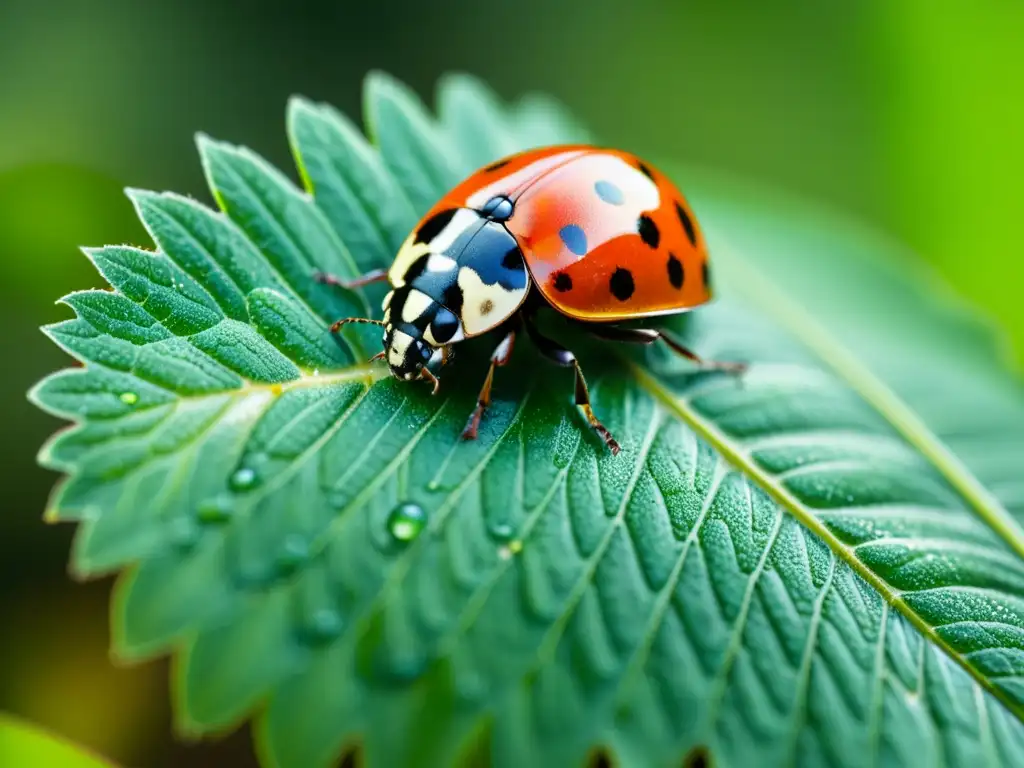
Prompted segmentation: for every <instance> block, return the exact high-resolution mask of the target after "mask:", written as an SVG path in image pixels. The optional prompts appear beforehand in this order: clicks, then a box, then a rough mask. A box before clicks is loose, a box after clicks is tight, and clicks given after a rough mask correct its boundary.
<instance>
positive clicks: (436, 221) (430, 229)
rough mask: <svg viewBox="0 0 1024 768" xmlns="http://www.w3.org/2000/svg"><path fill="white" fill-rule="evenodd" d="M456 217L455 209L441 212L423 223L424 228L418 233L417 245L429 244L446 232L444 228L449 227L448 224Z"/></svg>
mask: <svg viewBox="0 0 1024 768" xmlns="http://www.w3.org/2000/svg"><path fill="white" fill-rule="evenodd" d="M453 216H455V209H454V208H449V209H448V210H447V211H439V212H438V213H435V214H434V215H433V216H431V217H430V218H429V219H427V220H426V221H425V222H423V226H421V227H420V228H419V231H417V232H416V241H415V242H417V243H429V242H430V241H431V240H433V239H434V238H435V237H437V236H438V235H440V234H441V232H443V231H444V228H445V227H447V226H448V223H449V222H450V221H451V220H452V217H453Z"/></svg>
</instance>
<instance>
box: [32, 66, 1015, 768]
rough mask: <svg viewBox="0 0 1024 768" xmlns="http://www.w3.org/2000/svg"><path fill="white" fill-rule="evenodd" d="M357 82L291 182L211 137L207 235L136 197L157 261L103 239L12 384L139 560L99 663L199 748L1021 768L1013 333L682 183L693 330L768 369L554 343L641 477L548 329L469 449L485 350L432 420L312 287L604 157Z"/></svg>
mask: <svg viewBox="0 0 1024 768" xmlns="http://www.w3.org/2000/svg"><path fill="white" fill-rule="evenodd" d="M366 93H367V113H368V121H369V124H370V126H371V128H372V135H373V137H374V140H375V145H374V146H371V145H370V144H368V143H367V142H366V141H365V140H364V139H363V138H361V137H360V136H359V134H358V133H357V131H356V130H355V129H354V128H353V127H352V126H351V125H350V124H349V123H348V122H347V121H346V120H345V119H344V118H342V117H341V116H339V115H337V113H335V112H334V111H333V110H331V109H330V108H328V107H324V106H320V105H315V104H312V103H310V102H306V101H303V100H298V99H296V100H293V101H292V102H291V105H290V108H289V121H288V124H289V133H290V137H291V140H292V142H293V149H294V152H295V156H296V158H297V160H298V165H299V167H300V175H301V176H302V178H303V180H304V182H305V184H306V185H307V189H308V194H305V193H303V192H301V191H299V190H298V189H296V187H295V186H294V185H293V184H292V183H291V182H290V181H288V180H287V179H286V178H285V177H284V176H283V175H282V174H281V173H279V172H278V171H275V170H274V169H272V168H270V167H269V166H268V165H267V164H266V163H265V162H264V161H262V160H261V159H259V158H258V157H256V156H255V155H254V154H252V153H251V152H249V151H248V150H244V149H238V148H235V147H231V146H229V145H225V144H221V143H217V142H213V141H212V140H209V139H205V138H203V139H201V140H200V150H201V153H202V155H203V160H204V163H205V167H206V170H207V175H208V177H209V179H210V185H211V188H212V190H213V193H214V197H215V198H216V200H217V201H218V203H219V205H220V208H221V212H219V213H214V212H212V211H209V210H207V209H205V208H203V207H202V206H200V205H199V204H197V203H194V202H192V201H189V200H186V199H184V198H179V197H175V196H171V195H155V194H153V193H144V192H138V191H132V192H131V193H130V194H131V196H132V199H133V200H134V201H135V204H136V206H137V207H138V208H139V211H140V215H141V216H142V217H143V219H144V220H145V222H146V224H147V226H148V228H149V230H150V232H151V233H152V234H153V237H154V240H155V242H156V244H157V246H158V247H159V251H158V252H156V253H149V252H145V251H139V250H136V249H131V248H103V249H98V250H93V251H90V252H89V254H90V256H91V258H92V259H93V260H94V262H95V263H96V265H97V266H98V267H99V269H100V270H101V271H102V272H103V274H104V275H105V276H106V277H107V279H108V280H109V281H110V282H111V284H112V285H113V286H114V288H115V291H114V292H112V293H108V292H95V291H89V292H83V293H78V294H73V295H71V296H69V297H67V298H66V300H65V301H66V303H67V304H68V305H69V306H70V307H71V308H72V309H73V310H74V311H75V313H76V318H75V319H73V320H69V321H66V322H63V323H59V324H57V325H55V326H51V327H50V328H48V329H47V332H48V333H49V334H50V336H51V337H52V338H53V339H54V340H55V341H56V342H57V343H59V344H60V345H62V346H63V347H64V348H65V349H67V350H68V351H69V352H70V353H71V354H72V355H74V356H75V357H76V358H78V359H79V360H80V361H81V362H83V363H84V364H85V368H84V369H81V368H78V369H72V370H69V371H65V372H61V373H58V374H55V375H53V376H51V377H49V378H47V379H45V380H44V381H43V382H41V383H40V384H39V385H38V386H37V387H36V389H35V390H33V393H32V397H33V399H34V400H35V401H36V402H37V403H38V404H39V405H40V406H41V407H43V408H45V409H47V410H49V411H51V412H54V413H58V414H61V415H64V416H67V417H68V418H71V419H72V420H73V421H74V422H75V425H74V426H73V427H72V428H70V429H69V430H66V431H64V432H61V433H59V434H58V435H57V436H56V437H54V438H53V440H51V441H50V443H49V444H48V445H47V446H46V447H45V448H44V449H43V451H42V453H41V456H40V460H41V462H42V463H43V464H44V465H45V466H49V467H52V468H54V469H58V470H61V471H63V472H66V473H67V475H68V476H67V478H65V479H64V480H63V481H62V482H61V484H60V485H59V486H58V488H57V490H56V491H55V492H54V495H53V498H52V500H51V504H50V508H49V511H48V517H49V518H50V519H53V520H75V521H79V525H80V528H79V535H78V537H77V539H76V543H75V547H74V552H73V554H72V566H73V569H74V571H75V572H76V573H78V574H80V575H82V576H87V577H91V576H96V575H99V574H102V573H107V572H110V571H115V570H123V571H124V575H123V576H122V578H121V579H120V581H119V582H118V588H117V592H116V596H115V603H116V604H115V609H114V634H115V649H114V650H115V653H116V654H117V655H118V656H120V657H122V658H128V659H137V658H144V657H149V656H153V655H156V654H163V653H177V654H179V655H180V659H181V663H180V664H178V665H177V670H178V673H177V676H178V679H177V681H176V682H177V685H176V687H175V688H176V691H177V701H176V711H177V715H178V721H179V725H180V727H181V728H182V729H183V730H184V731H187V732H190V733H218V732H221V731H223V730H224V729H226V728H231V727H233V726H235V725H237V724H238V723H240V722H242V721H243V720H244V719H245V718H248V717H253V718H255V720H256V726H257V732H258V743H259V750H260V754H261V756H262V758H263V761H264V762H265V763H266V764H267V765H280V766H317V765H329V764H332V761H334V760H335V759H336V758H337V757H338V756H339V755H340V754H341V753H342V752H345V751H350V750H353V749H360V750H362V751H364V752H365V756H366V758H367V760H368V762H369V763H370V764H371V765H388V766H390V765H417V766H431V765H445V764H450V763H453V762H466V761H468V762H472V761H474V760H475V761H480V760H483V761H485V762H490V763H491V764H494V765H496V766H503V765H510V766H512V765H514V766H519V765H571V764H581V763H583V762H584V761H585V760H586V759H588V756H590V757H592V756H593V755H595V754H596V753H597V752H598V751H603V752H605V753H607V754H613V755H615V756H617V758H618V762H620V763H621V764H623V765H666V766H677V765H680V764H684V763H686V762H687V761H691V762H694V763H696V762H700V760H702V759H708V758H709V759H710V760H712V761H713V762H714V764H715V765H717V766H746V765H769V766H773V765H778V766H783V765H801V766H808V765H810V766H815V765H823V766H824V765H843V766H845V765H851V766H854V765H882V764H884V765H908V766H910V765H913V766H932V765H935V766H939V765H972V766H973V765H977V764H989V765H1014V764H1017V763H1020V762H1021V761H1022V760H1024V726H1022V722H1021V718H1022V714H1024V533H1022V525H1024V481H1022V479H1021V478H1022V476H1021V473H1020V466H1021V465H1022V460H1024V449H1022V448H1021V446H1022V445H1024V441H1022V440H1021V438H1022V436H1024V398H1022V396H1021V394H1022V393H1021V389H1020V385H1019V383H1018V382H1017V381H1016V379H1015V378H1014V377H1013V376H1012V375H1011V374H1009V373H1008V372H1007V369H1006V364H1005V359H1004V355H1003V353H1002V351H1001V350H1002V348H1001V346H1000V342H999V337H998V335H997V334H996V333H995V332H994V331H993V330H992V329H991V328H989V327H988V326H987V325H986V323H985V322H984V321H982V320H979V319H978V318H977V317H976V316H975V315H974V314H972V313H971V312H970V311H969V310H967V309H965V308H964V307H962V306H961V305H960V304H958V303H957V302H956V300H955V299H953V298H952V297H951V296H949V295H946V294H947V293H948V292H945V291H944V290H943V289H941V287H940V286H938V285H937V284H936V281H935V279H934V278H933V277H932V276H931V275H930V274H927V273H924V272H923V271H922V270H921V269H920V268H917V267H914V266H913V262H912V259H911V258H908V257H907V256H906V254H904V253H903V252H902V251H901V249H900V248H899V247H898V246H895V245H893V244H892V243H890V242H888V241H886V240H885V239H884V238H881V237H879V236H877V235H874V234H872V233H870V232H865V231H863V230H862V229H861V228H859V227H858V226H856V225H854V224H851V223H849V222H848V221H846V220H844V219H842V218H840V217H837V216H835V215H833V214H831V213H829V212H827V211H820V210H818V209H816V208H815V207H813V206H811V205H808V204H806V203H803V202H799V201H793V200H789V199H788V198H786V197H785V196H784V195H780V194H779V193H777V192H776V191H774V190H761V189H757V188H751V187H749V186H746V185H742V184H738V183H734V182H731V181H727V180H724V179H723V178H722V177H719V176H715V175H713V174H701V173H696V172H694V171H691V170H686V169H675V168H672V166H671V163H666V164H663V165H662V167H663V168H664V169H666V170H671V171H672V175H673V176H674V177H675V178H676V179H677V180H679V181H680V182H681V184H682V185H683V186H684V188H685V189H686V190H687V194H688V195H689V196H690V197H691V199H692V200H693V201H694V203H695V206H696V209H697V211H698V213H699V215H700V217H701V221H702V224H703V226H704V229H705V231H706V232H707V235H708V238H709V243H710V248H711V252H712V254H713V267H714V270H715V275H714V279H715V281H716V284H718V286H719V291H718V292H719V294H720V299H719V300H718V301H717V302H715V303H714V304H713V305H711V306H709V307H707V308H702V309H700V310H699V311H697V312H695V313H692V314H691V315H688V316H686V317H683V318H676V319H675V320H673V321H672V328H673V330H674V331H675V332H676V333H677V334H678V335H680V336H681V337H683V339H684V340H685V341H686V342H687V343H688V344H689V345H690V346H691V347H692V348H694V349H696V350H697V351H699V352H700V353H701V354H702V355H704V356H705V357H707V358H711V359H722V360H746V361H748V362H749V363H750V369H749V371H748V372H747V373H746V374H745V375H744V376H742V377H741V378H736V377H734V376H729V375H722V374H717V373H708V372H699V371H695V370H694V369H693V367H692V366H690V365H689V364H687V363H686V362H685V361H681V360H679V359H677V358H676V357H673V356H672V355H670V354H668V353H666V352H665V351H664V350H661V349H650V350H644V351H641V352H639V353H635V352H631V351H629V350H622V349H616V348H613V347H611V346H608V345H603V346H602V345H594V344H592V343H588V342H585V341H584V340H582V339H575V338H574V336H573V335H572V334H571V333H570V331H569V330H567V329H560V328H557V327H553V328H552V330H553V331H557V332H559V333H564V334H565V335H566V337H567V338H568V339H573V343H574V348H577V349H578V350H579V354H580V357H581V360H582V362H583V367H584V370H585V371H586V372H587V374H588V378H589V380H590V382H591V388H592V392H593V394H594V400H595V409H596V411H597V412H598V413H599V414H600V415H601V417H602V418H603V420H604V421H605V423H606V424H607V425H608V426H609V428H610V429H611V430H612V431H613V433H614V434H615V435H616V436H617V437H618V439H619V440H620V442H621V443H622V445H623V451H622V453H621V454H620V455H618V456H612V455H610V454H609V453H608V452H607V451H606V450H605V449H604V447H603V446H602V445H601V443H600V441H598V440H597V439H596V438H595V437H594V435H593V434H591V433H590V431H588V430H587V429H586V427H585V425H584V422H583V420H582V419H581V417H580V415H579V414H578V413H577V412H576V411H575V409H574V408H573V407H572V404H571V392H570V388H571V381H570V379H571V376H570V375H569V374H568V373H567V372H566V371H564V370H560V369H551V368H548V367H546V366H543V365H538V364H537V363H536V360H537V358H536V357H535V355H534V353H533V352H532V351H531V350H530V349H529V348H528V346H527V345H523V346H522V347H521V348H520V349H519V350H517V353H516V356H515V358H514V359H513V362H512V364H511V365H510V367H509V368H508V369H502V370H501V371H500V375H499V376H498V377H497V379H496V388H495V401H494V404H493V406H492V408H491V409H490V410H489V411H488V414H487V416H486V418H485V420H484V423H483V427H482V429H481V435H480V439H479V440H477V441H475V442H469V443H466V442H462V441H460V440H459V432H460V430H461V427H462V425H463V424H464V422H465V418H466V416H467V414H468V413H469V411H470V409H471V407H472V406H473V404H474V402H475V398H476V392H477V388H478V386H479V384H480V383H481V378H482V376H483V372H484V370H483V367H482V365H481V363H482V361H483V359H484V356H485V355H486V354H487V353H488V352H489V350H488V349H486V348H485V344H484V343H483V342H480V343H477V342H468V343H466V344H465V345H460V347H462V346H464V347H465V350H466V354H465V355H463V354H461V353H462V349H461V348H460V350H459V351H460V355H459V361H457V362H456V363H455V364H454V366H453V367H452V368H450V369H446V371H445V377H444V381H443V385H442V391H441V394H440V395H439V396H437V397H430V396H429V394H428V393H427V392H426V391H425V389H426V388H425V387H423V386H419V385H415V384H409V383H406V382H400V381H396V380H393V379H390V378H388V377H387V376H386V375H385V371H383V370H382V369H381V368H380V367H378V366H377V365H374V364H367V363H363V362H362V361H363V360H365V359H366V358H367V357H369V356H370V355H371V354H373V352H374V351H376V349H375V345H376V346H378V348H379V343H380V342H379V337H377V336H376V335H375V334H373V335H368V336H366V335H360V334H358V333H356V332H351V333H349V332H346V335H345V337H344V338H342V339H338V338H335V337H332V336H331V334H329V332H328V330H327V326H328V324H329V322H330V321H332V320H333V319H335V318H337V317H341V316H345V315H353V314H361V313H364V312H366V311H367V309H366V306H367V303H366V302H365V301H364V299H363V298H362V297H361V296H359V295H357V294H355V293H352V292H347V291H341V290H336V289H332V288H330V287H327V286H323V285H319V284H317V283H315V282H313V280H312V279H311V275H312V273H313V272H314V271H316V270H325V271H332V272H336V273H340V274H342V275H354V274H356V272H357V271H358V270H360V269H366V268H370V267H375V266H381V265H383V264H386V262H387V260H388V258H390V255H391V253H393V251H394V249H395V246H396V244H397V243H399V242H400V241H401V240H402V239H403V238H404V237H405V235H406V233H407V231H408V229H409V227H410V226H412V223H413V219H414V218H415V215H416V213H422V211H423V210H424V209H425V208H426V207H427V206H429V205H430V204H431V203H432V202H433V201H434V200H435V199H437V198H438V197H439V196H440V195H441V194H443V193H444V191H445V190H446V188H447V187H448V186H450V185H451V184H452V183H454V182H455V181H457V180H458V178H459V177H460V176H461V175H462V174H464V173H465V172H466V171H468V170H469V169H471V168H472V167H474V166H476V165H479V164H481V163H485V162H488V161H490V160H493V159H495V158H496V156H497V155H498V154H499V153H502V152H506V151H511V150H514V149H517V148H523V147H529V146H536V145H538V144H544V143H551V142H558V141H565V142H569V141H585V140H587V137H586V133H585V131H584V130H583V129H581V128H580V127H579V126H578V125H577V124H576V123H575V122H574V121H573V120H572V118H571V116H569V115H567V114H566V112H565V111H564V109H562V108H561V107H559V106H557V105H555V104H552V103H551V102H549V101H548V100H546V99H544V98H541V97H530V98H528V99H524V100H523V101H522V102H520V103H519V104H518V105H516V106H512V107H505V106H503V105H502V104H501V103H500V102H499V101H498V99H497V97H495V96H494V95H493V94H491V93H490V92H489V91H488V90H487V89H486V88H485V87H484V86H483V85H482V84H480V83H479V82H476V81H474V80H472V79H469V78H467V77H465V76H457V77H453V78H449V79H446V80H445V81H444V83H443V85H442V87H441V91H440V97H439V103H440V114H441V119H440V121H435V120H434V119H433V118H432V117H431V116H430V114H429V112H428V111H427V109H426V108H425V107H424V106H423V105H422V104H421V103H420V102H419V101H418V100H417V99H416V97H415V96H414V95H413V94H412V93H411V92H410V91H409V90H408V89H407V88H405V87H404V86H402V85H401V84H399V83H397V82H395V81H394V80H392V79H390V78H387V77H386V76H383V75H373V76H371V77H370V78H369V80H368V81H367V89H366ZM375 303H376V302H374V304H375ZM552 322H553V323H554V322H555V320H552ZM577 344H578V346H575V345H577ZM396 734H401V737H400V738H396Z"/></svg>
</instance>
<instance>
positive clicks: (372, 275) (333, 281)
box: [313, 269, 388, 289]
mask: <svg viewBox="0 0 1024 768" xmlns="http://www.w3.org/2000/svg"><path fill="white" fill-rule="evenodd" d="M313 279H314V280H316V281H317V282H318V283H323V284H324V285H338V286H341V287H342V288H349V289H351V288H362V287H363V286H364V285H370V284H372V283H382V282H384V281H385V280H387V279H388V272H387V270H386V269H375V270H373V271H372V272H367V273H366V274H365V275H363V276H362V277H357V278H355V279H354V280H345V279H344V278H341V277H336V276H335V275H328V274H327V273H326V272H315V273H313Z"/></svg>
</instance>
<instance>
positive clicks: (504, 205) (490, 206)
mask: <svg viewBox="0 0 1024 768" xmlns="http://www.w3.org/2000/svg"><path fill="white" fill-rule="evenodd" d="M480 213H482V214H483V215H484V216H486V217H487V218H488V219H491V220H493V221H508V219H509V218H511V216H512V201H511V200H509V199H508V198H507V197H505V196H504V195H496V196H495V197H492V198H491V199H490V200H488V201H487V202H486V203H484V207H483V208H481V209H480Z"/></svg>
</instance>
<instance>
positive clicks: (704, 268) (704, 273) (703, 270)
mask: <svg viewBox="0 0 1024 768" xmlns="http://www.w3.org/2000/svg"><path fill="white" fill-rule="evenodd" d="M700 276H701V278H703V280H704V285H706V286H707V287H708V288H710V287H711V270H710V269H708V263H707V262H706V261H705V262H704V263H703V264H701V265H700Z"/></svg>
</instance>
